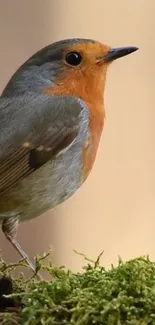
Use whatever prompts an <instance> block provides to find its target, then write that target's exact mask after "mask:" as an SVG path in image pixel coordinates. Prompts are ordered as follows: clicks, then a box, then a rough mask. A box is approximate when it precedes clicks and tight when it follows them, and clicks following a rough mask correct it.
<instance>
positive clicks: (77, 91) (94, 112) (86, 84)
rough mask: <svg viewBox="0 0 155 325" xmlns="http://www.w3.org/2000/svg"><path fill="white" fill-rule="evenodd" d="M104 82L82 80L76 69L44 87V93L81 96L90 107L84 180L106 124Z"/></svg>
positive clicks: (84, 146) (84, 144) (84, 148)
mask: <svg viewBox="0 0 155 325" xmlns="http://www.w3.org/2000/svg"><path fill="white" fill-rule="evenodd" d="M103 90H104V86H103V84H98V78H97V80H95V78H88V79H86V78H84V79H83V78H82V77H81V80H80V76H79V73H77V75H76V71H74V72H72V71H71V72H70V73H67V74H66V75H64V76H63V79H61V80H59V81H58V82H57V85H56V86H53V87H48V88H46V89H44V93H46V94H48V95H50V94H52V95H53V94H56V95H67V94H68V95H72V96H76V97H79V98H81V99H82V100H83V101H84V102H85V103H86V104H87V107H88V109H89V131H90V139H89V141H87V143H83V147H82V148H81V149H82V152H83V155H82V157H83V173H82V180H83V181H84V180H85V179H86V178H87V176H88V174H89V173H90V171H91V169H92V167H93V164H94V161H95V157H96V153H97V149H98V145H99V141H100V137H101V133H102V129H103V126H104V117H105V112H104V102H103Z"/></svg>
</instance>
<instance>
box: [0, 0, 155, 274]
mask: <svg viewBox="0 0 155 325" xmlns="http://www.w3.org/2000/svg"><path fill="white" fill-rule="evenodd" d="M154 10H155V2H154V0H148V1H147V2H146V1H144V0H137V1H134V0H127V1H123V0H117V1H113V0H104V1H103V0H96V1H93V0H85V1H82V0H79V1H71V0H65V1H62V0H44V1H42V0H22V1H21V0H14V1H10V0H1V1H0V39H1V46H0V48H1V50H0V72H1V77H0V91H2V90H3V88H4V86H5V85H6V83H7V82H8V80H9V78H10V77H11V75H12V74H13V73H14V72H15V70H16V69H17V68H18V67H19V66H20V65H21V64H22V63H23V62H24V61H25V60H27V59H28V58H29V57H30V56H31V55H32V54H33V53H34V52H36V51H37V50H39V49H40V48H42V47H44V46H46V45H48V44H50V43H52V42H53V41H56V40H60V39H63V38H71V37H84V38H93V39H96V40H99V41H101V42H105V43H107V44H109V45H111V46H127V45H134V46H138V47H139V51H137V52H136V53H134V54H133V55H130V56H127V57H124V58H122V59H120V60H118V61H116V62H115V63H113V64H112V66H111V67H110V69H109V73H108V78H107V87H106V98H105V104H106V121H105V128H104V132H103V136H102V140H101V142H100V148H99V151H98V155H97V159H96V163H95V166H94V168H93V171H92V173H91V175H90V176H89V178H88V180H87V181H86V183H85V184H84V185H83V187H82V188H81V189H80V190H79V191H78V192H77V193H76V194H75V195H74V196H73V197H71V198H70V199H69V200H68V201H67V202H65V203H63V204H62V205H61V206H59V207H57V208H56V209H54V210H52V211H50V212H49V213H47V214H44V215H42V216H41V217H39V218H37V219H34V220H32V221H29V222H25V223H23V224H21V225H20V227H19V230H18V240H19V242H20V244H21V245H22V247H23V248H24V249H25V251H26V252H27V253H28V254H29V255H30V257H31V258H33V257H34V256H36V255H37V254H42V253H43V252H45V251H46V252H47V251H48V250H49V248H50V246H51V245H52V251H53V262H54V263H56V264H58V265H59V264H65V265H66V266H67V267H69V268H71V269H72V270H74V271H77V270H81V267H82V265H83V263H84V260H83V258H82V257H80V256H78V255H76V254H75V253H74V252H73V249H76V250H78V251H80V252H82V253H84V254H86V255H87V256H88V257H90V258H92V259H95V258H96V257H97V255H98V254H99V253H100V252H101V251H102V250H104V254H103V256H102V263H104V265H106V266H109V265H110V264H111V263H117V260H118V255H120V256H121V257H122V258H123V259H125V260H127V259H130V258H133V257H135V256H139V255H144V254H149V255H150V256H151V258H153V259H154V258H155V126H154V125H155V89H154V84H155V63H154V58H155V39H154V30H155V19H154ZM0 247H1V249H2V251H3V255H4V257H5V259H6V260H7V261H11V262H13V261H16V260H18V259H19V256H18V254H16V252H15V251H14V250H13V248H12V247H11V246H10V244H9V243H8V242H7V241H6V239H5V238H4V235H3V234H2V232H1V233H0Z"/></svg>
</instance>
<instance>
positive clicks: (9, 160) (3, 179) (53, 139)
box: [0, 94, 85, 195]
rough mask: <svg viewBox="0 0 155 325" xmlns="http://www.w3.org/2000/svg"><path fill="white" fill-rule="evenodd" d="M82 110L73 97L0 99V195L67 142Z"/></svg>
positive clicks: (73, 134) (66, 144)
mask: <svg viewBox="0 0 155 325" xmlns="http://www.w3.org/2000/svg"><path fill="white" fill-rule="evenodd" d="M27 97H29V98H28V99H27ZM84 110H85V109H84V106H82V101H79V100H78V99H75V98H73V97H61V96H58V97H57V96H46V95H39V96H38V95H34V94H29V96H25V97H24V96H22V97H19V96H18V97H16V98H13V97H12V98H10V97H8V98H1V99H0V195H1V194H2V193H4V191H6V190H8V189H9V188H11V187H12V186H13V185H14V184H15V183H17V182H18V181H19V180H21V179H23V178H25V177H27V176H28V175H29V174H31V173H32V172H34V171H35V170H36V169H38V168H39V167H41V166H42V165H43V164H45V163H46V162H47V161H48V160H49V159H52V158H53V157H54V156H55V155H57V154H59V153H61V151H62V150H64V149H66V148H67V147H68V146H70V145H71V143H72V142H73V141H74V140H75V138H76V137H77V134H78V131H79V125H80V120H81V117H82V114H83V111H84Z"/></svg>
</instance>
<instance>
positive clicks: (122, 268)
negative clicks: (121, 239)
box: [0, 256, 155, 325]
mask: <svg viewBox="0 0 155 325" xmlns="http://www.w3.org/2000/svg"><path fill="white" fill-rule="evenodd" d="M84 258H85V259H86V260H87V265H86V266H85V267H84V269H83V272H82V273H73V272H71V271H70V270H66V269H65V268H63V267H56V266H54V265H52V263H51V262H50V263H49V264H48V265H47V266H44V265H41V263H43V261H41V259H40V258H38V259H37V260H36V262H37V271H38V270H39V269H40V268H45V269H46V270H47V272H48V273H49V274H50V275H51V281H44V280H43V281H38V280H36V279H35V278H31V279H29V280H27V279H25V278H24V277H22V276H21V277H19V278H17V279H12V278H11V272H12V268H13V267H14V265H5V263H4V261H3V260H2V259H1V261H0V277H1V280H0V281H4V279H5V281H8V283H9V281H10V280H8V279H11V285H10V287H11V290H10V292H11V294H10V295H7V296H5V297H4V296H3V297H2V299H6V300H5V303H6V304H7V303H10V302H11V303H12V304H13V306H14V308H15V311H16V312H14V313H11V314H10V313H8V312H6V311H5V313H4V314H3V322H1V324H5V325H6V324H7V325H8V324H9V325H11V324H19V323H20V322H21V324H24V325H61V324H64V325H66V324H67V325H70V324H72V325H74V324H76V325H93V324H97V325H102V324H103V325H104V324H105V325H125V324H127V325H146V324H147V325H155V262H152V261H150V259H149V257H139V258H136V259H133V260H130V261H127V262H123V261H121V260H120V259H119V261H118V265H117V266H116V267H114V266H111V268H110V269H106V268H104V267H103V266H101V265H100V256H99V258H98V259H97V261H95V262H93V261H89V260H88V259H87V258H86V257H85V256H84ZM23 263H24V262H23V261H22V262H20V263H19V264H18V265H20V264H23ZM18 265H16V267H18ZM0 288H1V283H0ZM6 291H8V292H7V294H8V293H9V290H8V287H7V290H6ZM3 293H4V292H3ZM1 302H2V300H1ZM1 302H0V305H1ZM3 304H4V301H3ZM3 309H4V308H3ZM16 309H17V310H16ZM3 312H4V310H3ZM4 315H5V317H4ZM17 317H19V318H20V320H19V319H17ZM10 319H11V322H10Z"/></svg>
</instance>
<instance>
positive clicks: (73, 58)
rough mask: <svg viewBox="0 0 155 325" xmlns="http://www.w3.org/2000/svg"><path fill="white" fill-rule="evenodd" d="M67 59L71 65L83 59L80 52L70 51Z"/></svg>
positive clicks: (77, 63)
mask: <svg viewBox="0 0 155 325" xmlns="http://www.w3.org/2000/svg"><path fill="white" fill-rule="evenodd" d="M65 60H66V62H67V63H68V64H70V65H79V64H80V63H81V61H82V57H81V54H80V53H78V52H70V53H68V54H67V55H66V58H65Z"/></svg>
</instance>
